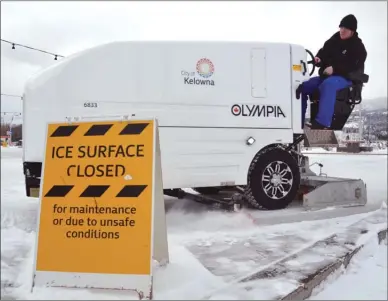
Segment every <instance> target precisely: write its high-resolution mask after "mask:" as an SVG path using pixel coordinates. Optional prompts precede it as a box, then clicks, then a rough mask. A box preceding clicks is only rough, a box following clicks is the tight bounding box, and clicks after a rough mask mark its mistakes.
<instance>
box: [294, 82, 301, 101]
mask: <svg viewBox="0 0 388 301" xmlns="http://www.w3.org/2000/svg"><path fill="white" fill-rule="evenodd" d="M295 94H296V99H299V98H300V94H302V84H300V85H299V86H298V88H296V91H295Z"/></svg>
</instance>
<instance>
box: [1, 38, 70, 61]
mask: <svg viewBox="0 0 388 301" xmlns="http://www.w3.org/2000/svg"><path fill="white" fill-rule="evenodd" d="M1 41H2V42H4V43H8V44H10V45H12V49H16V47H15V46H18V47H24V48H27V49H31V50H34V51H39V52H42V53H45V54H48V55H51V56H53V57H54V60H55V61H57V60H58V57H64V56H63V55H60V54H56V53H52V52H49V51H46V50H42V49H38V48H34V47H31V46H27V45H23V44H19V43H15V42H11V41H7V40H4V39H1Z"/></svg>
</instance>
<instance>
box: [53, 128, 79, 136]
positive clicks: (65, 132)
mask: <svg viewBox="0 0 388 301" xmlns="http://www.w3.org/2000/svg"><path fill="white" fill-rule="evenodd" d="M77 128H78V125H61V126H59V127H58V128H57V129H56V130H55V131H54V133H52V134H51V136H50V137H69V136H71V134H73V132H74V131H75V130H76V129H77Z"/></svg>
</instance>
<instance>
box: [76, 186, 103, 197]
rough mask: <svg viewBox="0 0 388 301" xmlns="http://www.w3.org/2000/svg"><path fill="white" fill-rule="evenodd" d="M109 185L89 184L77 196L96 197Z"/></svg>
mask: <svg viewBox="0 0 388 301" xmlns="http://www.w3.org/2000/svg"><path fill="white" fill-rule="evenodd" d="M109 187H110V185H89V186H88V187H86V189H85V190H84V192H82V193H81V195H80V196H79V197H80V198H97V197H100V196H102V195H103V194H104V192H105V191H106V190H107V189H108V188H109Z"/></svg>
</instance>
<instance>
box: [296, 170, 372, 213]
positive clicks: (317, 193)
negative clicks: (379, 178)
mask: <svg viewBox="0 0 388 301" xmlns="http://www.w3.org/2000/svg"><path fill="white" fill-rule="evenodd" d="M301 186H304V187H306V188H307V191H308V192H307V193H306V194H304V195H303V207H305V208H306V209H322V208H326V207H332V206H335V207H354V206H365V205H366V203H367V193H366V185H365V183H364V182H363V181H362V180H359V179H358V180H357V179H346V178H334V177H326V176H316V175H315V176H313V175H308V176H302V178H301Z"/></svg>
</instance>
